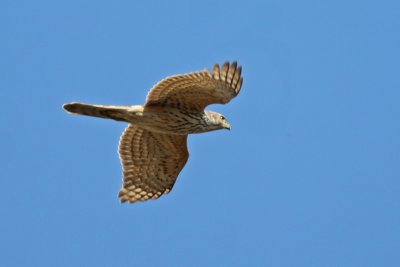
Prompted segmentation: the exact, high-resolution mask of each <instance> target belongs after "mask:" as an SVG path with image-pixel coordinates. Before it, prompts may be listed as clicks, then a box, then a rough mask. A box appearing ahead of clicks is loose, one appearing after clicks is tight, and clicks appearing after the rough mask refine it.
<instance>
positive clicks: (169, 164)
mask: <svg viewBox="0 0 400 267" xmlns="http://www.w3.org/2000/svg"><path fill="white" fill-rule="evenodd" d="M186 141H187V135H167V134H160V133H155V132H150V131H147V130H145V129H143V128H140V127H138V126H135V125H133V124H129V125H128V127H127V128H126V129H125V131H124V133H123V134H122V136H121V139H120V142H119V155H120V159H121V164H122V168H123V172H124V178H123V186H122V189H121V191H120V192H119V195H118V196H119V198H120V200H121V202H126V201H128V202H130V203H133V202H136V201H145V200H148V199H157V198H159V197H160V196H161V195H162V194H166V193H168V192H169V191H171V189H172V187H173V185H174V183H175V181H176V178H177V176H178V174H179V172H180V171H181V170H182V168H183V166H184V165H185V164H186V161H187V159H188V157H189V153H188V150H187V145H186Z"/></svg>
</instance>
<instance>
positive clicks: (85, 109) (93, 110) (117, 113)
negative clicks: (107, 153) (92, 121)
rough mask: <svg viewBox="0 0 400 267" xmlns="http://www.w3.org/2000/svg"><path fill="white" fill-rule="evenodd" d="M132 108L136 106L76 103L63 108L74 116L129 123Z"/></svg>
mask: <svg viewBox="0 0 400 267" xmlns="http://www.w3.org/2000/svg"><path fill="white" fill-rule="evenodd" d="M132 107H134V106H102V105H89V104H83V103H76V102H74V103H70V104H65V105H64V106H63V108H64V109H65V110H66V111H68V112H69V113H72V114H79V115H85V116H93V117H98V118H104V119H112V120H116V121H126V122H129V118H130V117H131V113H130V112H129V110H130V109H132Z"/></svg>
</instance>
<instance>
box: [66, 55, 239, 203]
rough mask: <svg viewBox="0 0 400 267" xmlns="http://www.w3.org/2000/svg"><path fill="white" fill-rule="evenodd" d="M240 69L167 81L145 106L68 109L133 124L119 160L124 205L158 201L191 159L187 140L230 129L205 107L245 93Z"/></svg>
mask: <svg viewBox="0 0 400 267" xmlns="http://www.w3.org/2000/svg"><path fill="white" fill-rule="evenodd" d="M242 83H243V78H242V77H241V67H240V66H239V67H238V66H237V63H236V62H234V63H232V64H229V62H226V63H225V64H224V65H223V66H222V67H221V68H220V67H219V65H218V64H216V65H214V68H213V71H212V73H210V72H209V71H208V70H207V69H205V70H203V71H199V72H192V73H188V74H183V75H174V76H170V77H167V78H165V79H163V80H162V81H160V82H159V83H157V84H156V85H155V86H154V87H153V88H152V89H151V90H150V92H149V93H148V95H147V100H146V103H145V105H144V106H102V105H88V104H82V103H71V104H65V105H64V109H65V110H67V111H68V112H70V113H73V114H80V115H87V116H94V117H99V118H107V119H113V120H117V121H125V122H128V123H129V125H128V127H127V128H126V129H125V131H124V133H123V134H122V136H121V139H120V143H119V155H120V159H121V164H122V168H123V172H124V179H123V186H122V189H121V191H120V192H119V198H120V200H121V202H126V201H128V202H130V203H133V202H136V201H145V200H147V199H156V198H159V197H160V196H161V195H162V194H166V193H168V192H170V191H171V189H172V187H173V185H174V183H175V181H176V178H177V176H178V174H179V172H180V171H181V170H182V168H183V167H184V165H185V164H186V161H187V159H188V157H189V153H188V150H187V145H186V142H187V136H188V134H192V133H202V132H208V131H213V130H218V129H230V125H229V123H228V122H227V121H226V119H225V118H224V116H222V115H221V114H219V113H216V112H212V111H205V110H204V108H205V107H206V106H208V105H210V104H225V103H228V102H229V101H230V100H231V99H232V98H234V97H235V96H236V95H237V94H238V93H239V92H240V89H241V86H242Z"/></svg>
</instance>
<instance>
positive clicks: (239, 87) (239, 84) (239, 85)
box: [235, 77, 243, 94]
mask: <svg viewBox="0 0 400 267" xmlns="http://www.w3.org/2000/svg"><path fill="white" fill-rule="evenodd" d="M242 83H243V77H240V80H239V83H238V84H237V86H236V88H235V91H236V94H239V92H240V89H241V88H242Z"/></svg>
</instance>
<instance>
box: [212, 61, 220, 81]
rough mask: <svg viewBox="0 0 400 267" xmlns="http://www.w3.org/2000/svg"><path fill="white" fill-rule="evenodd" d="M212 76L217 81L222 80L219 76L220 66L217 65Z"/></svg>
mask: <svg viewBox="0 0 400 267" xmlns="http://www.w3.org/2000/svg"><path fill="white" fill-rule="evenodd" d="M212 76H213V78H214V79H215V80H220V79H221V78H220V76H219V65H218V64H215V65H214V67H213V71H212Z"/></svg>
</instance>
